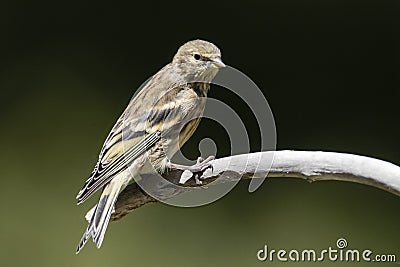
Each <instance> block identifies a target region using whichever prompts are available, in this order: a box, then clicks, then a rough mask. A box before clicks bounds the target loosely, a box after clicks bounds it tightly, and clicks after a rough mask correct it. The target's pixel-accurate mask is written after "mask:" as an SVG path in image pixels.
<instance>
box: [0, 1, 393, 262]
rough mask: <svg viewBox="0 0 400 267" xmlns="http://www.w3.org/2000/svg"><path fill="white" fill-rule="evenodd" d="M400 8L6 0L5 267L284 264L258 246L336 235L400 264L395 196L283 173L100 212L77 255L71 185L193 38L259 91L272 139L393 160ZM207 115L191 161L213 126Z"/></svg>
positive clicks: (80, 210)
mask: <svg viewBox="0 0 400 267" xmlns="http://www.w3.org/2000/svg"><path fill="white" fill-rule="evenodd" d="M56 3H57V4H56ZM399 8H400V4H399V3H398V1H378V0H376V1H338V0H330V1H317V0H315V1H299V0H292V1H288V0H286V1H244V2H243V3H234V2H233V1H231V2H226V3H222V2H216V1H210V2H205V1H199V2H189V1H186V2H182V3H180V4H177V3H173V2H169V1H164V2H160V3H156V2H153V1H142V2H141V3H135V2H134V1H132V2H131V4H129V5H126V4H123V3H117V2H108V3H100V2H93V3H90V4H89V3H82V2H80V1H77V2H73V1H68V2H64V3H59V2H55V1H49V2H43V1H40V2H38V1H25V2H21V1H2V2H1V4H0V34H1V39H0V40H1V41H0V49H1V50H0V51H1V52H0V61H1V63H0V64H1V69H0V90H1V91H0V92H1V105H0V112H1V118H2V123H1V131H0V140H1V153H0V162H1V163H0V164H1V166H0V175H1V182H2V183H1V194H0V203H1V206H0V207H1V210H2V214H3V215H2V216H1V222H0V226H1V227H0V237H1V239H0V240H1V242H2V244H1V249H0V259H1V265H4V266H268V265H269V266H272V264H274V266H275V265H276V266H283V265H284V264H283V263H282V264H278V263H269V262H264V263H260V262H258V261H257V259H256V252H257V251H258V250H259V249H260V248H261V247H263V245H264V244H268V245H269V246H271V247H273V248H277V249H279V248H284V249H288V250H289V249H293V248H296V249H304V248H314V249H317V250H319V249H323V248H327V247H328V246H334V244H335V242H336V240H337V239H338V238H340V237H344V238H346V239H347V241H348V242H349V246H350V247H352V248H359V249H365V248H369V249H371V250H373V251H374V252H376V253H392V254H396V255H397V257H398V260H399V258H400V250H399V248H400V241H399V234H400V230H399V221H400V215H399V211H400V198H399V197H397V196H394V195H391V194H389V193H386V192H383V191H380V190H378V189H374V188H369V187H367V186H363V185H356V184H350V183H340V182H321V183H315V184H308V183H306V182H304V181H299V180H295V179H287V180H283V179H282V180H269V181H267V182H265V183H264V184H263V186H262V187H261V188H260V189H259V190H258V191H256V192H255V193H253V194H249V193H248V192H247V183H246V182H241V184H240V185H239V186H238V187H236V188H235V189H234V190H233V191H232V192H231V193H230V194H228V195H227V196H226V197H224V198H223V199H222V200H220V201H218V202H216V203H213V204H211V205H208V206H204V207H201V208H192V209H184V208H175V207H170V206H166V205H163V204H151V205H149V206H146V207H143V208H140V209H138V210H137V211H135V212H134V213H132V214H130V215H129V216H127V217H126V218H125V219H123V220H122V221H120V222H118V223H112V224H111V225H110V227H109V229H108V232H107V234H106V238H105V242H104V244H103V247H102V249H101V250H96V249H94V246H93V244H89V245H88V246H87V247H86V248H85V249H84V250H83V251H82V253H81V254H80V255H78V256H75V254H74V253H75V247H76V245H77V242H78V241H79V239H80V237H81V234H82V233H83V230H84V228H85V227H86V223H85V221H84V220H83V215H84V213H85V212H86V210H87V209H89V207H90V206H91V205H92V204H94V203H95V202H96V200H97V196H96V197H95V198H93V199H91V200H90V201H88V202H89V203H85V204H84V205H81V206H79V207H76V206H75V195H76V193H77V191H78V190H79V189H80V186H81V185H82V183H83V182H84V180H85V179H86V178H87V176H88V175H89V173H90V172H91V170H92V167H93V165H94V163H95V162H96V159H97V155H98V151H99V149H100V147H101V145H102V142H103V140H104V138H105V137H106V135H107V133H108V131H109V130H110V128H111V126H112V125H113V123H114V121H115V120H116V118H117V117H118V116H119V114H120V113H121V112H122V110H123V109H124V108H125V106H126V104H127V103H128V101H129V99H130V97H131V95H132V94H133V93H134V92H135V89H136V88H137V87H138V86H139V85H140V84H141V83H142V82H143V81H144V80H145V79H147V78H148V77H149V76H150V75H152V74H153V73H154V72H156V71H157V70H158V69H159V68H160V67H162V66H163V65H164V64H166V63H167V62H169V61H170V60H171V58H172V56H173V54H174V53H175V51H176V49H177V48H178V46H179V45H181V44H182V43H183V42H185V41H187V40H190V39H193V38H204V39H207V40H211V41H213V42H214V43H216V44H217V45H218V46H219V47H220V48H221V50H222V52H223V59H224V61H225V62H226V63H227V64H229V65H231V66H234V67H236V68H238V69H240V70H242V71H243V72H244V73H246V74H247V75H248V76H250V77H251V78H252V79H253V81H255V82H256V83H257V84H258V85H259V87H260V88H262V90H263V92H264V94H265V96H266V97H267V99H268V101H269V103H270V105H271V108H272V110H273V112H274V115H275V119H276V126H277V133H278V145H277V147H278V149H299V150H324V151H340V152H351V153H356V154H362V155H367V156H373V157H377V158H381V159H385V160H388V161H391V162H393V163H395V164H400V141H399V140H400V124H399V115H400V114H399V106H398V103H399V97H400V92H399V63H400V59H399V52H400V49H399V45H400V43H399V36H400V33H399V29H400V28H399V27H400V25H399V10H400V9H399ZM211 96H212V97H218V98H219V99H223V98H224V96H223V94H221V93H220V92H219V91H218V90H212V91H211ZM242 116H243V118H244V120H245V121H246V120H247V119H246V117H249V116H250V115H248V114H247V113H246V114H242ZM248 122H249V123H250V126H249V127H250V129H251V127H254V125H252V124H251V122H252V120H251V118H250V117H249V119H248ZM205 126H206V124H202V126H201V127H200V128H199V130H198V132H196V135H195V137H194V139H193V140H192V142H190V143H189V144H188V147H186V150H185V151H186V154H187V156H188V157H192V158H195V157H196V156H197V151H196V150H195V148H196V146H197V144H196V140H197V141H198V140H200V139H201V138H202V137H203V136H205V135H210V131H209V129H210V128H209V127H205ZM216 138H219V137H218V132H217V136H216ZM218 140H222V138H219V139H218ZM254 142H255V143H253V146H254V145H255V144H256V143H257V140H256V139H255V141H254ZM224 146H226V144H224V142H223V140H222V141H221V148H220V149H221V151H223V149H224ZM289 265H293V266H309V265H310V264H309V263H292V264H289ZM311 265H312V264H311ZM314 265H316V264H314ZM318 265H324V266H339V265H341V263H338V262H336V263H332V262H327V261H326V262H324V263H323V264H318ZM381 265H382V266H386V265H387V266H394V264H386V265H385V264H381ZM352 266H364V264H363V263H358V265H357V264H354V265H352ZM371 266H372V265H371Z"/></svg>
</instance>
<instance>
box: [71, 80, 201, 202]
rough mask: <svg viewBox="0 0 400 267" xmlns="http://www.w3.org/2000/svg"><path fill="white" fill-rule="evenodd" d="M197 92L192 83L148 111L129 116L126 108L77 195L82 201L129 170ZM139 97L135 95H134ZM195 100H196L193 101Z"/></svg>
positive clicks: (184, 111) (179, 118) (183, 112)
mask: <svg viewBox="0 0 400 267" xmlns="http://www.w3.org/2000/svg"><path fill="white" fill-rule="evenodd" d="M196 96H197V95H196V93H194V91H193V90H191V89H190V88H188V87H185V86H184V87H177V88H174V89H172V90H170V91H168V92H167V93H166V94H165V95H164V96H163V97H161V98H160V99H159V100H158V101H157V103H156V104H155V105H154V106H153V107H152V108H151V109H150V110H149V111H145V112H144V115H141V116H136V117H135V118H129V117H130V116H129V115H128V116H126V111H127V110H129V107H130V106H131V104H132V103H131V104H130V105H129V106H128V108H127V110H126V111H125V112H124V114H122V116H121V117H120V118H119V119H118V121H117V123H116V124H115V126H114V127H113V129H112V130H111V132H110V134H109V135H108V137H107V138H106V141H105V142H104V145H103V148H102V150H101V152H100V155H99V160H98V162H97V164H96V166H95V168H94V170H93V172H92V174H91V175H90V177H89V178H88V179H87V180H86V182H85V184H84V185H83V187H82V189H81V190H80V191H79V193H78V195H77V197H76V198H77V200H78V204H80V203H82V202H84V201H85V200H86V199H88V198H89V197H90V196H91V195H93V194H94V193H95V192H96V191H97V190H98V189H99V188H101V187H103V186H104V185H105V184H107V183H108V182H110V180H111V179H113V178H114V177H115V175H117V174H118V173H120V172H122V171H123V170H125V169H126V168H127V167H128V166H129V165H130V164H131V163H132V162H133V161H134V160H135V159H137V158H138V157H139V156H141V155H143V154H144V153H145V152H146V151H147V150H148V149H149V148H151V147H152V146H153V145H154V144H155V143H157V141H159V140H160V138H161V130H164V129H166V130H167V129H169V128H170V127H172V126H174V125H176V124H177V123H179V122H180V121H182V120H183V118H184V117H185V115H186V114H187V112H188V110H189V109H190V106H192V105H193V101H191V100H192V99H194V98H196ZM133 101H135V99H133ZM190 103H192V104H190Z"/></svg>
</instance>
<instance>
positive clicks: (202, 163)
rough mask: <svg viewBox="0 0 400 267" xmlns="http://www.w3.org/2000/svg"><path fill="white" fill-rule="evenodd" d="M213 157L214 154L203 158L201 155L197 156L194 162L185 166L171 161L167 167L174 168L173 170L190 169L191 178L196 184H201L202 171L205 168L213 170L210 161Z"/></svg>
mask: <svg viewBox="0 0 400 267" xmlns="http://www.w3.org/2000/svg"><path fill="white" fill-rule="evenodd" d="M214 159H215V157H214V156H209V157H208V158H206V159H203V158H202V157H198V158H197V162H196V164H194V165H192V166H185V165H179V164H175V163H172V162H168V168H170V169H175V170H181V171H190V172H191V173H192V174H193V176H192V177H193V178H194V180H195V181H196V184H197V185H202V184H203V183H202V181H201V180H200V177H201V175H202V174H203V173H204V171H205V170H207V169H211V170H213V166H212V164H211V162H212V161H213V160H214Z"/></svg>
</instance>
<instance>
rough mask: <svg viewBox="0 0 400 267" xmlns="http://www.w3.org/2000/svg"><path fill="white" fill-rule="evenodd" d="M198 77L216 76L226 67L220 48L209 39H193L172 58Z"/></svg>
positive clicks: (173, 61) (175, 62) (174, 62)
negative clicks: (208, 40) (219, 70)
mask: <svg viewBox="0 0 400 267" xmlns="http://www.w3.org/2000/svg"><path fill="white" fill-rule="evenodd" d="M172 63H173V64H181V65H182V68H184V69H186V70H187V71H188V72H190V73H192V74H193V75H195V76H197V77H203V76H204V75H205V76H215V75H216V74H217V72H218V69H220V68H223V67H225V64H224V63H223V62H222V60H221V51H220V50H219V48H218V47H217V46H216V45H214V44H212V43H210V42H207V41H203V40H193V41H189V42H187V43H185V44H184V45H182V46H181V47H180V48H179V49H178V52H177V53H176V54H175V56H174V59H173V60H172Z"/></svg>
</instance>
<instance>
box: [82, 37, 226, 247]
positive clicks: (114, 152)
mask: <svg viewBox="0 0 400 267" xmlns="http://www.w3.org/2000/svg"><path fill="white" fill-rule="evenodd" d="M222 67H225V65H224V63H223V62H222V60H221V52H220V50H219V49H218V47H217V46H215V45H214V44H212V43H210V42H207V41H203V40H193V41H189V42H187V43H185V44H184V45H182V46H181V47H180V48H179V49H178V51H177V53H176V54H175V56H174V57H173V60H172V62H171V63H169V64H167V65H166V66H164V67H163V68H162V69H161V70H159V71H158V72H157V73H156V74H155V75H153V76H152V77H151V78H150V79H149V80H148V81H147V82H146V83H145V85H144V86H143V87H142V89H141V91H140V92H139V93H138V94H137V95H136V96H135V97H134V98H133V99H132V100H131V101H130V103H129V104H128V106H127V108H126V109H125V111H124V112H123V113H122V115H121V116H120V118H119V119H118V120H117V122H116V124H115V125H114V127H113V128H112V130H111V132H110V134H109V135H108V137H107V138H106V140H105V142H104V145H103V147H102V149H101V152H100V155H99V160H98V162H97V164H96V166H95V168H94V170H93V172H92V174H91V175H90V177H89V178H88V179H87V180H86V182H85V184H84V185H83V187H82V189H81V190H80V191H79V193H78V195H77V200H78V204H80V203H82V202H84V201H85V200H86V199H88V198H89V197H90V196H92V195H93V194H94V193H95V192H96V191H97V190H99V189H100V188H103V191H102V193H101V196H100V200H99V202H98V203H97V205H96V206H95V208H93V210H92V212H91V215H90V216H91V217H90V222H89V225H88V227H87V228H86V231H85V233H84V234H83V237H82V239H81V241H80V243H79V245H78V248H77V251H76V253H79V251H80V250H81V249H82V248H83V246H84V245H85V243H86V242H87V240H88V239H89V238H90V237H92V238H93V241H94V242H95V243H96V246H97V247H98V248H99V247H100V246H101V244H102V241H103V239H104V234H105V232H106V229H107V225H108V223H109V220H110V216H111V214H112V212H113V211H114V204H115V202H116V200H117V198H118V195H119V193H120V192H121V191H122V190H123V189H124V188H125V187H126V186H127V185H128V184H129V183H130V182H132V181H134V176H135V175H137V174H140V173H142V172H143V171H144V170H143V168H144V166H145V162H146V160H148V161H149V162H150V163H151V165H152V166H153V167H154V169H155V170H156V171H157V172H159V173H161V174H162V173H163V172H165V171H166V170H167V169H168V168H171V169H181V170H190V171H192V172H193V173H198V172H201V171H203V170H205V169H206V168H208V167H209V166H210V164H211V163H210V161H212V159H213V158H212V157H209V158H208V159H206V160H204V161H198V162H197V164H195V165H193V166H184V165H178V164H174V163H171V162H170V158H171V157H172V155H173V154H174V153H176V151H177V150H178V149H179V148H180V147H181V146H182V145H183V144H184V143H185V142H186V141H187V140H188V139H189V138H190V136H191V135H192V134H193V132H194V131H195V130H196V128H197V126H198V124H199V122H200V119H201V115H202V113H203V111H204V107H205V102H204V97H206V96H207V93H208V91H209V88H210V82H211V80H212V79H213V78H214V77H215V75H216V74H217V72H218V70H219V69H220V68H222ZM197 182H199V181H198V180H197ZM199 183H200V182H199Z"/></svg>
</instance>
